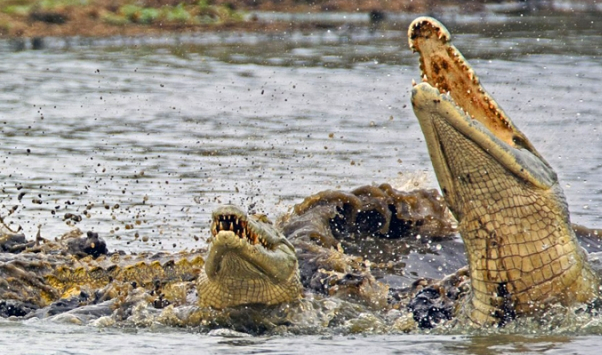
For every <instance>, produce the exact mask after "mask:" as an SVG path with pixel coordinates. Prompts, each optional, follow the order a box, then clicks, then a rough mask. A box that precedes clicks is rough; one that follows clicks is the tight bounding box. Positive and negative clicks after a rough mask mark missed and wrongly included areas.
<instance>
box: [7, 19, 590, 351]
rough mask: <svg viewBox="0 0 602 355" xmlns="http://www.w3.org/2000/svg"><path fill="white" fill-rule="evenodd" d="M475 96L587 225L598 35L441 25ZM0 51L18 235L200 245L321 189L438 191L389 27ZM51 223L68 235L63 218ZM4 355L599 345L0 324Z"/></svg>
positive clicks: (573, 25) (410, 66)
mask: <svg viewBox="0 0 602 355" xmlns="http://www.w3.org/2000/svg"><path fill="white" fill-rule="evenodd" d="M447 25H448V28H449V30H450V31H451V32H452V38H453V40H454V43H455V45H456V46H457V47H458V48H459V49H460V51H462V52H463V54H464V55H465V57H466V58H467V59H468V60H469V61H470V63H471V64H472V65H473V67H474V69H475V71H476V72H477V74H478V75H479V76H480V78H481V82H482V83H483V84H484V86H485V88H486V89H487V90H488V91H489V92H490V93H491V94H492V96H494V97H495V98H496V99H497V101H498V103H499V104H500V105H501V106H502V107H503V108H504V109H505V111H506V113H508V115H509V116H510V117H511V118H512V119H513V120H514V122H515V124H517V125H518V126H519V127H520V128H521V129H522V130H523V132H525V134H526V135H527V136H528V137H529V138H530V139H531V141H532V143H533V144H534V145H535V146H536V147H537V149H538V151H539V152H540V153H541V154H543V155H544V156H545V157H546V159H547V160H548V161H549V162H550V164H551V165H552V166H553V167H554V169H555V170H556V172H557V173H558V175H559V180H560V181H561V184H562V187H563V189H564V191H565V194H566V196H567V199H568V202H569V205H570V209H571V216H572V217H571V218H572V221H573V222H575V223H579V224H583V225H586V226H589V227H599V228H600V227H602V220H601V218H600V216H601V213H602V205H601V201H602V179H600V176H601V171H602V143H601V139H600V130H602V121H601V120H600V117H601V116H602V105H601V104H600V102H601V101H600V97H602V96H601V94H602V84H601V83H602V31H601V29H602V21H599V20H598V18H597V17H596V16H591V17H588V16H570V15H567V16H558V17H547V18H546V17H539V18H523V17H508V18H505V19H504V21H501V22H500V21H492V24H491V25H490V26H488V23H487V21H486V19H484V20H483V23H480V24H479V23H476V24H475V23H474V21H470V23H469V24H465V23H462V21H461V20H458V21H451V22H448V23H447ZM11 48H12V47H11V44H10V43H8V42H4V43H0V137H1V139H2V144H0V176H1V181H0V189H1V190H0V216H1V217H2V218H4V221H5V222H6V223H10V224H11V225H12V226H13V227H15V228H22V230H23V231H24V233H25V234H26V235H27V236H29V237H30V238H32V237H34V236H35V234H36V233H37V232H38V229H40V231H41V235H42V236H43V237H45V238H54V237H57V236H59V235H61V234H62V233H64V232H67V231H69V230H70V229H72V228H80V229H82V230H84V231H85V230H94V231H97V232H99V233H100V234H101V236H103V237H104V238H105V240H106V241H107V244H108V245H109V248H110V249H112V250H115V249H122V250H125V251H143V250H153V251H159V250H166V251H177V250H181V249H185V248H187V249H193V248H202V247H204V246H205V240H206V238H207V237H208V236H209V219H210V212H211V210H212V209H213V208H215V207H216V206H218V205H220V204H223V203H234V204H238V205H240V206H242V207H243V208H245V209H247V210H249V211H255V212H262V213H265V214H267V215H268V216H270V217H271V218H277V217H278V216H280V215H282V214H283V213H286V211H287V210H288V209H289V208H290V207H291V206H293V205H294V204H296V203H299V202H301V201H302V200H303V198H304V197H306V196H309V195H311V194H313V193H316V192H319V191H322V190H326V189H343V190H349V189H352V188H354V187H357V186H360V185H365V184H372V183H382V182H389V183H391V184H392V185H393V186H396V187H400V188H415V187H436V186H437V182H436V179H435V178H434V174H433V173H432V168H431V165H430V161H429V158H428V154H427V152H426V147H425V144H424V139H423V138H422V134H421V132H420V128H419V126H418V124H417V121H416V119H415V117H414V116H413V113H412V109H411V105H410V102H409V96H410V95H409V92H410V89H411V81H412V79H414V80H416V81H419V80H420V74H419V70H418V59H417V56H416V55H415V54H413V53H411V51H410V50H409V49H408V47H407V38H406V32H405V31H403V30H381V31H379V30H377V31H369V30H367V29H362V28H354V27H345V26H341V27H334V28H331V29H324V30H315V31H309V30H308V31H306V32H292V33H290V32H289V33H281V34H271V35H261V34H238V33H218V34H196V35H186V36H176V37H174V36H171V37H170V36H166V37H164V38H143V37H142V38H140V37H137V38H114V39H110V40H106V39H103V40H82V39H77V38H75V39H69V40H63V39H54V40H51V41H50V42H49V45H48V48H47V49H45V50H41V51H31V50H25V51H16V52H13V51H11ZM68 214H71V215H73V214H75V215H79V216H81V217H82V220H81V221H79V222H78V221H75V220H73V219H71V218H66V216H69V215H68ZM0 329H1V330H0V332H1V334H2V336H1V337H0V348H1V349H2V351H1V352H2V353H7V354H8V353H10V354H101V353H131V354H138V353H139V354H148V353H159V352H161V353H165V352H166V351H167V352H169V353H172V352H175V351H177V352H179V353H182V354H187V353H193V352H194V353H216V354H219V353H234V352H236V353H257V352H271V353H308V352H312V351H313V352H325V351H329V352H332V353H374V352H376V351H380V352H386V353H407V352H413V353H420V354H449V353H459V354H490V353H491V354H493V353H495V354H506V353H545V354H555V353H561V354H566V353H579V354H585V353H595V352H597V351H598V349H597V347H598V346H599V344H600V343H601V342H602V336H601V335H600V334H589V333H588V334H579V333H566V334H565V333H553V334H527V333H523V334H504V335H499V334H498V335H461V334H458V335H433V334H427V333H425V334H420V333H418V334H411V335H395V334H380V335H374V334H354V335H326V336H323V335H307V336H275V337H248V336H245V335H243V334H230V333H228V332H225V333H220V332H216V333H210V334H199V333H198V332H197V331H195V330H194V329H179V328H169V327H150V328H141V329H131V328H127V329H122V328H119V327H114V328H111V327H109V328H98V327H94V326H90V325H87V326H78V325H70V324H62V323H56V322H51V321H45V320H28V321H14V320H0Z"/></svg>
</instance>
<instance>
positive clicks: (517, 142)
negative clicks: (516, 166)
mask: <svg viewBox="0 0 602 355" xmlns="http://www.w3.org/2000/svg"><path fill="white" fill-rule="evenodd" d="M512 143H514V146H515V148H517V149H526V150H529V151H530V149H529V144H527V142H526V141H525V140H524V139H523V138H522V137H519V136H513V137H512Z"/></svg>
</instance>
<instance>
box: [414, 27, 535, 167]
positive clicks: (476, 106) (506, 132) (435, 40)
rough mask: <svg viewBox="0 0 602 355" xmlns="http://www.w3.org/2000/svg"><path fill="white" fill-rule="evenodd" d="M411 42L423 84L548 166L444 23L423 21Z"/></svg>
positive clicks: (509, 143)
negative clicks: (470, 62) (484, 84)
mask: <svg viewBox="0 0 602 355" xmlns="http://www.w3.org/2000/svg"><path fill="white" fill-rule="evenodd" d="M408 38H409V45H410V48H411V49H412V50H413V51H415V52H418V53H419V54H420V70H421V72H422V81H424V82H427V83H429V84H430V85H431V86H433V87H435V88H437V89H438V90H439V91H440V92H441V93H444V94H445V93H449V95H450V97H451V98H452V99H453V101H454V102H455V103H456V104H457V105H458V106H459V107H460V108H461V109H462V110H463V111H465V112H466V113H467V114H468V116H469V117H470V118H471V119H473V120H476V121H479V122H480V123H481V124H482V125H483V126H484V127H486V128H487V129H488V130H489V131H490V132H491V133H492V134H494V135H495V136H496V137H497V138H498V139H499V140H501V141H503V142H505V143H506V144H507V145H508V146H510V147H513V148H515V149H524V150H528V151H529V152H531V154H533V155H535V156H536V157H538V159H540V160H541V161H544V162H545V160H544V159H543V157H542V156H541V155H540V154H539V153H538V152H537V150H536V149H535V148H534V147H533V145H532V144H531V142H530V141H529V139H528V138H527V137H526V136H525V135H524V134H523V133H522V132H521V131H520V130H519V129H518V128H517V127H516V126H515V125H514V123H513V122H512V120H511V119H510V118H509V117H508V116H507V115H506V113H505V112H504V110H502V108H501V107H500V106H499V105H498V103H497V102H496V101H495V100H494V99H493V97H491V96H490V95H489V94H488V93H487V92H486V91H485V89H484V88H483V87H482V86H481V83H480V80H479V78H478V77H477V75H476V74H475V72H474V70H473V69H472V68H471V66H470V64H468V62H467V61H466V59H464V56H462V54H461V53H460V51H458V49H457V48H456V47H455V46H454V45H453V44H452V43H451V35H450V34H449V31H448V30H447V29H446V28H445V26H444V25H443V24H442V23H440V22H439V21H437V20H436V19H434V18H431V17H419V18H417V19H415V20H414V21H413V22H412V23H411V24H410V28H409V30H408Z"/></svg>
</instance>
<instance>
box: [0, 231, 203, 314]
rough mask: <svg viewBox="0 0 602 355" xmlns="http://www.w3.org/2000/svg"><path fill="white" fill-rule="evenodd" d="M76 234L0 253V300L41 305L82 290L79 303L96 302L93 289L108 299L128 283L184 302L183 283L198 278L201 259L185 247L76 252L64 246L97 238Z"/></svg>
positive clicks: (68, 296) (163, 297)
mask: <svg viewBox="0 0 602 355" xmlns="http://www.w3.org/2000/svg"><path fill="white" fill-rule="evenodd" d="M72 234H77V233H72ZM17 236H18V235H17ZM3 237H4V238H7V237H9V236H8V235H6V234H5V235H3ZM78 237H79V235H69V236H67V237H66V238H63V239H61V240H59V241H58V242H50V241H47V242H46V243H45V244H41V245H33V246H29V247H27V248H25V249H24V250H22V251H21V252H20V253H18V254H13V253H0V300H16V301H19V302H24V303H28V304H31V305H33V306H35V307H46V306H48V305H49V304H51V303H53V302H55V301H57V300H60V299H66V298H70V297H73V296H78V297H80V294H81V295H83V294H85V295H87V296H82V297H83V298H86V300H83V299H82V302H84V303H85V302H88V301H89V302H95V300H94V298H95V297H97V296H99V295H98V294H97V295H95V294H94V293H95V292H96V291H99V290H101V289H104V290H103V291H102V292H101V293H102V296H101V297H102V298H103V299H108V298H113V297H115V296H116V293H115V292H118V291H117V289H118V288H122V287H121V286H122V284H128V285H130V286H133V287H134V288H137V287H142V288H144V289H146V290H147V291H150V292H152V293H153V296H154V297H156V298H157V299H160V300H161V301H162V302H163V301H167V302H168V303H176V304H178V303H182V302H185V299H186V288H187V287H186V285H185V284H186V283H190V282H191V281H193V280H196V279H197V277H198V275H199V273H200V270H201V268H202V266H203V263H204V261H203V258H202V256H201V254H200V253H185V252H182V253H175V254H168V253H157V254H150V253H143V254H138V255H120V254H119V253H114V254H112V255H100V256H98V257H97V258H94V257H93V256H85V257H79V256H77V255H76V254H75V253H74V251H73V250H72V249H69V245H71V244H73V243H70V242H73V241H79V240H83V241H87V240H91V239H93V238H96V239H94V240H95V242H96V243H98V242H102V241H101V240H99V239H98V238H97V236H95V235H94V234H93V233H92V234H88V237H84V238H81V239H80V238H78ZM28 244H29V243H28ZM111 286H114V288H111ZM96 301H98V300H96Z"/></svg>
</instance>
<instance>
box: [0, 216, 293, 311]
mask: <svg viewBox="0 0 602 355" xmlns="http://www.w3.org/2000/svg"><path fill="white" fill-rule="evenodd" d="M1 227H2V230H1V231H0V232H1V237H0V250H1V251H3V252H1V253H0V300H2V301H0V310H2V309H4V310H5V312H0V313H2V314H4V315H5V316H11V315H15V316H25V315H27V314H28V313H30V312H33V311H36V310H38V309H40V308H45V307H49V306H51V305H53V304H55V303H57V302H60V303H64V302H65V300H75V304H76V305H77V306H81V305H89V304H96V303H99V302H102V301H106V300H110V299H113V298H116V297H121V298H126V297H127V296H128V295H129V294H133V293H136V292H138V293H139V292H141V291H140V290H142V292H146V293H147V294H148V297H147V301H148V302H149V303H151V304H153V305H154V306H155V307H159V308H161V307H164V306H166V305H169V304H173V305H176V306H177V305H182V304H186V303H188V300H189V297H188V296H189V295H190V294H191V293H196V294H197V296H198V297H197V301H196V305H198V306H199V307H211V308H214V309H223V308H227V307H235V306H239V305H246V304H262V305H274V304H278V303H282V302H287V301H292V300H295V299H298V298H299V297H300V296H301V290H302V286H301V283H300V281H299V271H298V269H299V268H298V264H297V258H296V256H295V250H294V247H293V246H292V245H291V244H290V242H288V240H287V239H286V238H284V237H283V236H282V234H281V233H280V232H278V231H277V230H276V229H275V228H274V226H272V224H271V222H270V221H269V220H268V219H267V218H266V217H265V216H262V215H250V216H247V215H246V213H244V212H243V211H242V210H240V209H239V208H237V207H235V206H224V207H220V208H219V209H217V210H216V211H214V212H213V222H212V228H211V229H212V233H213V237H212V238H211V240H210V245H209V249H208V251H205V250H193V251H181V252H177V253H165V252H162V253H147V252H145V253H139V254H125V253H124V252H112V253H109V252H108V250H107V247H106V244H105V243H104V241H103V240H102V239H101V238H99V236H98V234H97V233H92V232H88V233H87V235H85V236H82V234H83V233H82V232H81V231H79V230H77V229H75V230H73V231H71V232H69V233H67V234H65V235H64V236H62V237H60V238H58V239H57V240H56V241H50V240H45V239H44V238H41V237H40V235H39V233H38V236H37V238H36V240H35V241H27V240H26V238H25V236H24V235H23V234H20V233H16V232H13V231H12V230H10V229H9V228H8V227H6V226H5V225H4V223H2V226H1ZM206 253H207V256H206V258H205V257H204V255H205V254H206ZM136 289H139V290H137V291H136Z"/></svg>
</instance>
